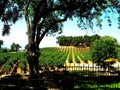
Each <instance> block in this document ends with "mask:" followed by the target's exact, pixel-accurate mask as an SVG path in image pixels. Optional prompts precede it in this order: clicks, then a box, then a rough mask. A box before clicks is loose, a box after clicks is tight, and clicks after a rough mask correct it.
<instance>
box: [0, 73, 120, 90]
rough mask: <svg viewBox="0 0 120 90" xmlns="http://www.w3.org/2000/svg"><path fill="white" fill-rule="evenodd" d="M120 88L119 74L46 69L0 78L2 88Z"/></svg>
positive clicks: (42, 89)
mask: <svg viewBox="0 0 120 90" xmlns="http://www.w3.org/2000/svg"><path fill="white" fill-rule="evenodd" d="M118 88H120V77H118V76H92V75H91V74H90V75H85V74H84V73H82V72H67V71H53V72H49V71H46V72H44V73H41V74H40V75H38V76H35V77H34V78H29V76H22V75H11V76H6V77H4V78H1V79H0V90H8V89H15V90H51V89H52V90H79V89H81V90H83V89H84V90H114V89H118Z"/></svg>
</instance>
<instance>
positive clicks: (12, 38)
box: [0, 16, 120, 49]
mask: <svg viewBox="0 0 120 90" xmlns="http://www.w3.org/2000/svg"><path fill="white" fill-rule="evenodd" d="M115 17H116V16H115ZM0 25H1V23H0ZM1 29H2V27H0V30H1ZM1 32H2V30H1V31H0V40H3V41H4V45H3V46H2V47H7V48H10V45H11V44H12V43H13V42H15V43H18V44H20V45H21V46H22V49H24V47H25V45H26V44H27V35H26V23H25V22H24V20H20V21H18V22H17V23H16V24H15V25H13V26H12V28H11V33H10V35H9V36H4V37H3V36H2V34H1ZM93 34H99V35H101V36H104V35H109V36H112V37H114V38H116V39H117V40H118V42H120V30H119V29H118V24H117V19H116V18H114V17H113V24H112V26H111V27H109V26H108V23H107V21H104V22H103V27H102V29H99V28H98V27H94V30H93V31H92V30H90V29H88V30H81V29H80V28H79V27H78V26H77V23H76V19H74V20H73V21H70V20H68V21H66V22H65V23H64V27H63V33H62V34H59V35H58V34H57V35H56V36H54V37H53V36H49V37H44V39H43V40H42V42H41V43H40V47H56V46H58V44H57V43H56V37H57V36H60V35H65V36H83V35H93Z"/></svg>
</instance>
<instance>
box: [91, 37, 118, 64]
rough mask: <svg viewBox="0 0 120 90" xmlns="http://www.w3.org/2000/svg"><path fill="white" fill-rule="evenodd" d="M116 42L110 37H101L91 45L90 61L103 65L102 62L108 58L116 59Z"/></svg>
mask: <svg viewBox="0 0 120 90" xmlns="http://www.w3.org/2000/svg"><path fill="white" fill-rule="evenodd" d="M117 48H118V42H117V40H116V39H115V38H113V37H110V36H104V37H101V38H100V39H99V40H96V41H95V42H93V43H92V44H91V47H90V51H91V55H92V60H93V61H94V62H96V63H98V64H101V65H104V62H103V61H104V60H105V59H108V58H110V57H113V58H117V50H118V49H117Z"/></svg>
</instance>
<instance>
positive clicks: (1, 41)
mask: <svg viewBox="0 0 120 90" xmlns="http://www.w3.org/2000/svg"><path fill="white" fill-rule="evenodd" d="M2 45H3V40H0V49H1V47H2Z"/></svg>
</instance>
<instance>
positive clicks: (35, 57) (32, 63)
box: [26, 45, 40, 77]
mask: <svg viewBox="0 0 120 90" xmlns="http://www.w3.org/2000/svg"><path fill="white" fill-rule="evenodd" d="M26 55H27V60H28V64H29V68H30V77H34V76H36V75H39V56H40V52H39V49H37V46H36V45H27V46H26Z"/></svg>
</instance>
